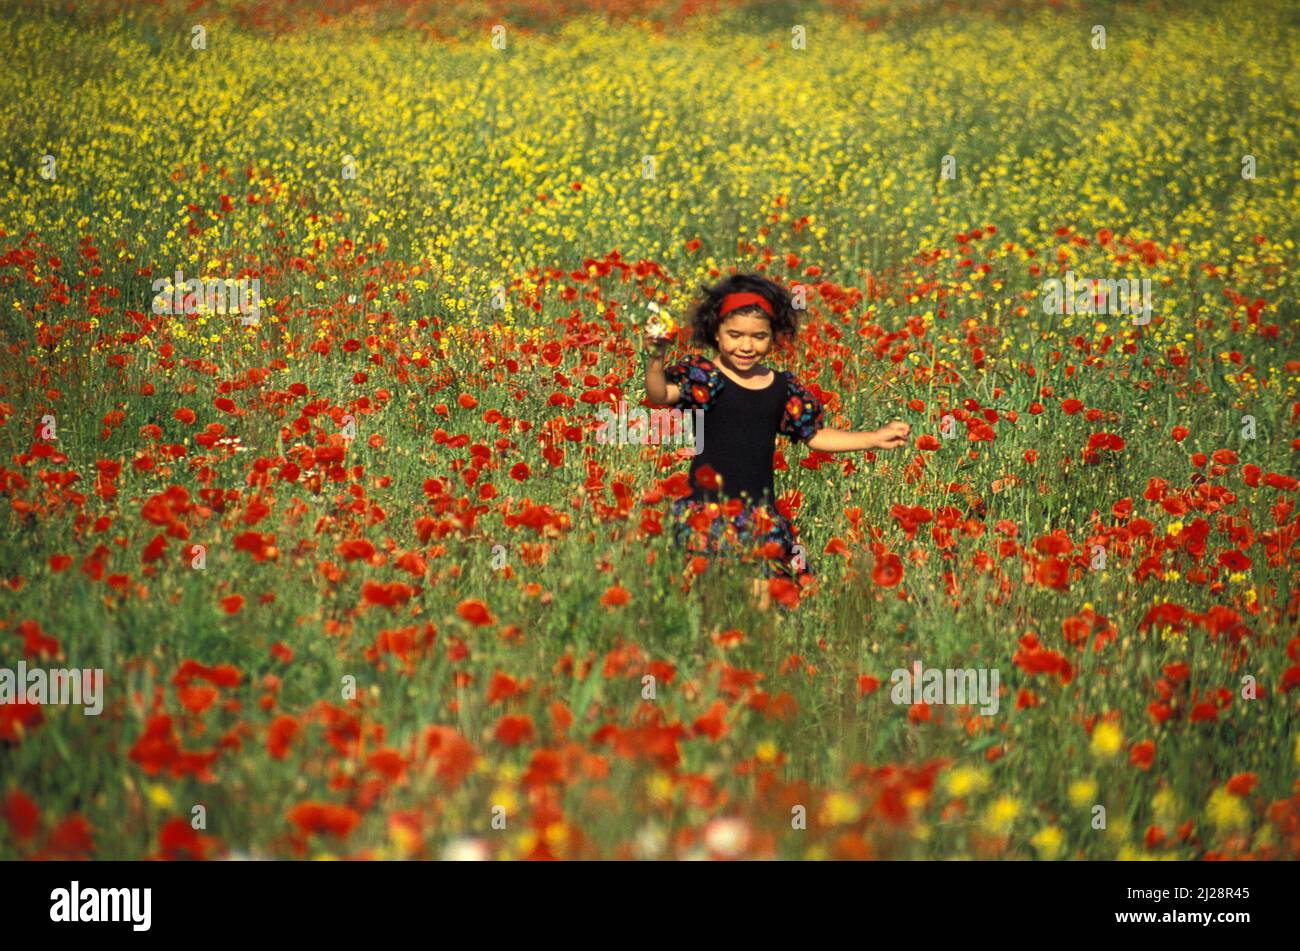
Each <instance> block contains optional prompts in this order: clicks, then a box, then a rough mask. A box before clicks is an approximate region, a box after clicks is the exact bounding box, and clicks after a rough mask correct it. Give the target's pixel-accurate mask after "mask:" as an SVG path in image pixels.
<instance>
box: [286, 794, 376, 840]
mask: <svg viewBox="0 0 1300 951" xmlns="http://www.w3.org/2000/svg"><path fill="white" fill-rule="evenodd" d="M289 821H290V822H292V823H293V824H294V825H296V826H297V827H298V831H299V832H300V833H301V834H303V835H318V834H320V833H327V834H329V835H332V836H337V837H338V838H346V837H347V836H349V835H351V833H352V830H353V829H355V828H356V827H357V824H358V823H359V822H360V821H361V815H360V814H359V813H358V812H357V811H356V810H355V809H352V808H350V807H348V806H339V805H335V804H334V803H328V802H302V803H299V804H298V805H296V806H294V807H293V808H292V809H290V810H289Z"/></svg>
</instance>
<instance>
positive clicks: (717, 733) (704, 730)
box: [691, 700, 728, 743]
mask: <svg viewBox="0 0 1300 951" xmlns="http://www.w3.org/2000/svg"><path fill="white" fill-rule="evenodd" d="M727 730H728V727H727V705H726V704H725V703H723V702H722V701H721V700H715V701H713V706H711V707H709V710H708V712H707V713H705V714H704V715H703V716H702V717H699V718H698V719H696V721H695V723H694V724H693V725H692V726H691V732H692V733H693V734H694V735H695V736H707V737H708V738H709V739H711V740H713V741H714V742H715V743H716V742H717V741H718V740H720V739H722V737H724V736H725V735H726V734H727Z"/></svg>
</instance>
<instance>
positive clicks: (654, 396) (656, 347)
mask: <svg viewBox="0 0 1300 951" xmlns="http://www.w3.org/2000/svg"><path fill="white" fill-rule="evenodd" d="M642 345H643V346H644V348H645V349H644V350H642V353H643V354H644V356H645V395H646V399H648V400H649V401H650V402H651V403H654V404H655V405H656V406H675V405H677V400H678V399H679V398H680V397H681V395H682V390H681V387H679V386H678V385H677V384H675V383H669V382H668V378H667V377H666V376H664V352H665V351H666V350H667V349H668V338H667V337H652V336H650V335H649V334H646V335H645V336H644V337H643V338H642Z"/></svg>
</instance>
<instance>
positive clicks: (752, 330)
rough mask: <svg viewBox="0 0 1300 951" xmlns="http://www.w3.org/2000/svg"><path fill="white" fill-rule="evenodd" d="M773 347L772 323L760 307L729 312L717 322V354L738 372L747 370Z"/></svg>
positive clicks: (756, 363)
mask: <svg viewBox="0 0 1300 951" xmlns="http://www.w3.org/2000/svg"><path fill="white" fill-rule="evenodd" d="M771 349H772V323H771V321H770V320H768V319H767V316H766V315H765V314H763V313H761V312H758V311H737V312H736V313H732V314H728V315H727V316H726V317H725V318H724V319H723V321H722V323H720V324H719V325H718V356H719V357H720V358H721V360H722V362H723V363H724V364H726V365H727V366H728V367H729V368H730V369H732V370H734V371H735V372H737V373H742V374H743V373H747V372H749V371H750V370H752V369H753V368H754V367H756V366H758V362H759V361H760V360H761V359H762V358H763V357H765V356H767V353H768V351H769V350H771Z"/></svg>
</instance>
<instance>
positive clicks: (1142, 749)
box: [1128, 740, 1156, 770]
mask: <svg viewBox="0 0 1300 951" xmlns="http://www.w3.org/2000/svg"><path fill="white" fill-rule="evenodd" d="M1155 755H1156V745H1155V743H1153V742H1152V741H1151V740H1142V741H1141V742H1140V743H1134V744H1133V748H1132V749H1131V750H1129V755H1128V761H1129V762H1130V763H1132V764H1133V765H1134V766H1136V767H1137V768H1138V769H1141V770H1147V769H1150V768H1151V761H1152V760H1153V759H1154V758H1155Z"/></svg>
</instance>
